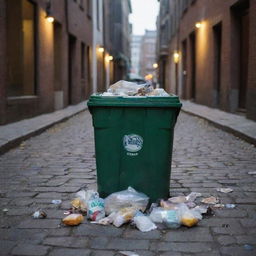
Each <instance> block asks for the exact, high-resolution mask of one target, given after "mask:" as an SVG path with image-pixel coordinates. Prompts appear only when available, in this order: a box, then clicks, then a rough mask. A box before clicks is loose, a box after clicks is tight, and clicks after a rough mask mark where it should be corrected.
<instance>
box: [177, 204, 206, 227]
mask: <svg viewBox="0 0 256 256" xmlns="http://www.w3.org/2000/svg"><path fill="white" fill-rule="evenodd" d="M177 214H178V218H179V219H180V222H181V223H182V225H184V226H186V227H193V226H195V225H196V224H197V223H198V222H199V220H201V219H202V215H201V214H200V213H199V212H198V211H197V210H190V209H189V208H188V207H187V206H186V205H185V204H180V205H179V209H178V210H177Z"/></svg>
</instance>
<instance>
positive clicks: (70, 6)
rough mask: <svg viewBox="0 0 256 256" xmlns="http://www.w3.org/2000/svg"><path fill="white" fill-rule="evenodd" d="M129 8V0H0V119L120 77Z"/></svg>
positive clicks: (73, 100) (49, 106) (55, 104)
mask: <svg viewBox="0 0 256 256" xmlns="http://www.w3.org/2000/svg"><path fill="white" fill-rule="evenodd" d="M108 5H109V7H108ZM115 8H118V9H115ZM107 9H108V10H109V13H108V18H107V17H105V10H107ZM117 10H118V11H117ZM130 12H131V5H130V1H129V0H126V1H113V0H111V1H109V2H108V1H107V0H104V1H103V0H0V124H6V123H10V122H14V121H18V120H21V119H24V118H29V117H33V116H36V115H39V114H43V113H47V112H52V111H54V110H58V109H62V108H64V107H66V106H68V105H70V104H77V103H79V102H81V101H83V100H85V99H87V98H88V97H89V95H90V94H91V93H92V92H96V91H104V90H105V89H106V87H107V85H109V83H110V81H111V82H113V81H116V80H118V79H121V78H124V77H125V76H126V72H127V70H128V67H129V61H130V45H129V42H130V25H129V21H128V17H129V13H130ZM48 18H54V20H53V19H52V20H51V19H48ZM105 19H106V20H107V19H108V20H109V21H110V22H109V23H105V21H106V20H105ZM113 28H115V29H113ZM106 37H108V41H107V40H105V38H106ZM110 55H112V56H113V60H112V59H110V58H109V57H110ZM110 67H112V68H110ZM110 78H111V79H110Z"/></svg>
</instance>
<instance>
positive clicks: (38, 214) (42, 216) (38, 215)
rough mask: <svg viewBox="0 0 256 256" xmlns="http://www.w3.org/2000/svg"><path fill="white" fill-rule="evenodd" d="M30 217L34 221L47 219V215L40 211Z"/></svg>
mask: <svg viewBox="0 0 256 256" xmlns="http://www.w3.org/2000/svg"><path fill="white" fill-rule="evenodd" d="M32 216H33V218H34V219H45V218H46V217H47V214H46V212H45V211H43V210H41V209H40V210H38V211H35V212H34V214H33V215H32Z"/></svg>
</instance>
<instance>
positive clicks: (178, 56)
mask: <svg viewBox="0 0 256 256" xmlns="http://www.w3.org/2000/svg"><path fill="white" fill-rule="evenodd" d="M173 61H174V63H176V64H177V63H179V61H180V54H179V53H178V52H177V51H175V52H174V53H173Z"/></svg>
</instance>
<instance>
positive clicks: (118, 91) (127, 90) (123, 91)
mask: <svg viewBox="0 0 256 256" xmlns="http://www.w3.org/2000/svg"><path fill="white" fill-rule="evenodd" d="M143 86H144V85H139V84H136V83H132V82H128V81H124V80H120V81H118V82H116V83H115V84H112V85H111V86H110V87H109V89H108V91H107V92H108V93H112V94H113V95H119V96H134V95H135V94H137V93H138V90H139V89H140V88H143ZM105 96H109V95H105Z"/></svg>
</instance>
